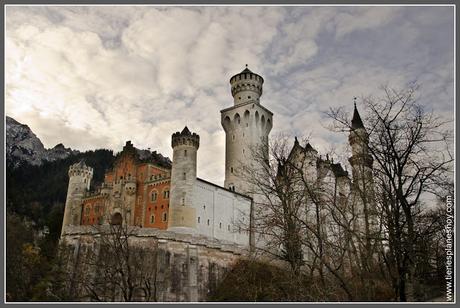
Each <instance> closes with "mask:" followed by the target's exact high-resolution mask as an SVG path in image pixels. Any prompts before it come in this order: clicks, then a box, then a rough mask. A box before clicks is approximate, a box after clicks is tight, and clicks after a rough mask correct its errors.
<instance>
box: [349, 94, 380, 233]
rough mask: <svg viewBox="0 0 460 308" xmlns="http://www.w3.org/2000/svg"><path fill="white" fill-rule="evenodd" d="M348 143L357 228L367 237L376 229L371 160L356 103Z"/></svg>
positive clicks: (365, 133) (367, 135)
mask: <svg viewBox="0 0 460 308" xmlns="http://www.w3.org/2000/svg"><path fill="white" fill-rule="evenodd" d="M348 141H349V143H350V146H351V152H352V156H351V157H350V158H349V159H348V161H349V162H350V164H351V167H352V195H353V203H354V204H355V205H356V206H355V208H356V209H357V214H358V222H359V226H358V228H360V229H361V230H362V231H363V232H364V233H365V234H366V236H367V237H369V236H370V233H372V232H374V231H376V230H377V229H376V228H378V226H377V213H376V208H375V198H374V178H373V174H372V164H373V158H372V156H371V155H370V154H369V149H368V145H369V134H368V133H367V131H366V128H365V127H364V124H363V121H362V120H361V116H360V115H359V112H358V109H357V108H356V103H355V108H354V113H353V118H352V120H351V131H350V135H349V137H348Z"/></svg>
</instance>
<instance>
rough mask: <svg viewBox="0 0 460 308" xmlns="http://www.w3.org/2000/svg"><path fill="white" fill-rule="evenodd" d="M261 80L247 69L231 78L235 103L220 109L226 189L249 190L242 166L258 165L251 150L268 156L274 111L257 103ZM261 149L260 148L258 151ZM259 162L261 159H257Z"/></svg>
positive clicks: (246, 191) (262, 81)
mask: <svg viewBox="0 0 460 308" xmlns="http://www.w3.org/2000/svg"><path fill="white" fill-rule="evenodd" d="M263 83H264V79H263V78H262V77H261V76H259V75H258V74H255V73H253V72H251V71H250V70H249V69H248V68H247V65H246V68H245V69H244V70H243V71H242V72H241V73H239V74H236V75H235V76H233V77H232V78H230V84H231V92H232V96H233V102H234V105H233V106H232V107H230V108H226V109H224V110H221V123H222V126H223V128H224V130H225V135H226V136H225V183H224V186H225V188H228V189H230V190H233V191H237V192H240V193H250V186H249V184H248V182H247V178H245V176H244V175H243V172H242V169H243V168H245V167H255V168H257V166H256V165H255V164H257V162H256V159H255V156H254V152H257V153H258V154H261V153H262V151H263V152H265V153H264V155H266V157H268V134H269V133H270V131H271V129H272V126H273V119H272V118H273V113H272V112H271V111H270V110H268V109H267V108H265V107H263V106H262V105H261V104H260V96H262V85H263ZM261 149H262V150H261ZM258 161H259V163H260V160H258Z"/></svg>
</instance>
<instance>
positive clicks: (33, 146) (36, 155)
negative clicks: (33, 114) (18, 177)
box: [5, 116, 79, 167]
mask: <svg viewBox="0 0 460 308" xmlns="http://www.w3.org/2000/svg"><path fill="white" fill-rule="evenodd" d="M5 151H6V161H7V164H8V165H9V166H13V167H17V166H19V165H21V164H23V163H24V162H26V163H29V164H31V165H41V164H42V163H43V162H44V161H55V160H58V159H63V158H66V157H68V156H70V155H74V154H77V153H79V152H78V151H76V150H72V149H70V148H66V147H64V145H63V144H62V143H60V144H58V145H56V146H55V147H54V148H52V149H45V147H44V146H43V143H42V142H41V141H40V139H39V138H38V137H37V136H36V135H35V134H34V133H33V132H32V130H31V129H30V128H29V126H27V125H25V124H21V123H19V122H17V121H16V120H15V119H13V118H11V117H8V116H7V117H6V149H5Z"/></svg>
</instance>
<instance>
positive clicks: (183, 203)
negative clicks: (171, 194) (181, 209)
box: [180, 197, 185, 206]
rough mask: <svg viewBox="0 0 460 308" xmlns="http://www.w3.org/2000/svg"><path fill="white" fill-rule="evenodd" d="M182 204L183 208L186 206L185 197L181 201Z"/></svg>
mask: <svg viewBox="0 0 460 308" xmlns="http://www.w3.org/2000/svg"><path fill="white" fill-rule="evenodd" d="M180 203H181V204H182V206H185V197H182V199H181V200H180Z"/></svg>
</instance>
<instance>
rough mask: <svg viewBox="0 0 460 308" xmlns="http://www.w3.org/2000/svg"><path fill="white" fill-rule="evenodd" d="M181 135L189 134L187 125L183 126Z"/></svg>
mask: <svg viewBox="0 0 460 308" xmlns="http://www.w3.org/2000/svg"><path fill="white" fill-rule="evenodd" d="M181 134H182V135H191V132H190V130H189V129H188V127H187V126H185V127H184V129H183V130H182V132H181Z"/></svg>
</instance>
